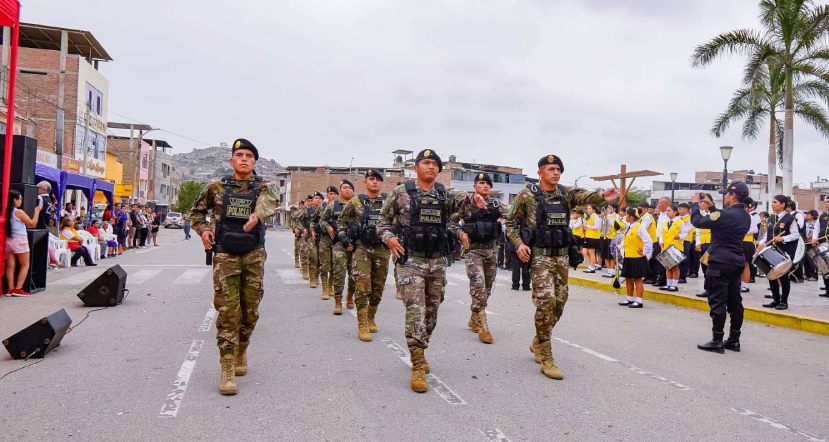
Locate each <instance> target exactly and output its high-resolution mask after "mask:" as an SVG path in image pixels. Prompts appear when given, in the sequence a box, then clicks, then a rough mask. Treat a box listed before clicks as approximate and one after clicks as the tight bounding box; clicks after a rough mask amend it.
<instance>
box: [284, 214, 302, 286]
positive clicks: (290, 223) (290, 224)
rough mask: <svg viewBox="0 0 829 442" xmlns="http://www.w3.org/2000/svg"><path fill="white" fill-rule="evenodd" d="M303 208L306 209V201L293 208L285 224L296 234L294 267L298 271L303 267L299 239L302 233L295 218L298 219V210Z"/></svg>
mask: <svg viewBox="0 0 829 442" xmlns="http://www.w3.org/2000/svg"><path fill="white" fill-rule="evenodd" d="M302 207H305V202H304V201H300V203H299V206H291V210H290V211H289V212H288V218H287V223H286V224H285V225H286V226H288V227H290V228H291V230H292V231H293V232H294V267H295V268H297V269H298V268H300V267H301V265H300V263H299V237H300V233H301V232H300V231H298V230H297V229H296V227H295V224H294V218H295V217H296V213H297V210H299V209H301V208H302Z"/></svg>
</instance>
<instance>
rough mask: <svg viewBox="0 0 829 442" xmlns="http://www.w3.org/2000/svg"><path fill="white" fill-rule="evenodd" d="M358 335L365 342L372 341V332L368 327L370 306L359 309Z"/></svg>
mask: <svg viewBox="0 0 829 442" xmlns="http://www.w3.org/2000/svg"><path fill="white" fill-rule="evenodd" d="M357 337H359V338H360V340H361V341H363V342H371V332H370V331H369V329H368V308H367V307H363V308H361V309H357Z"/></svg>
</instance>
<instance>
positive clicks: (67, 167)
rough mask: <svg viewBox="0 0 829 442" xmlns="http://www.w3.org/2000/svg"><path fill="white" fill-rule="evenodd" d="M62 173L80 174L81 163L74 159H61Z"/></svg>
mask: <svg viewBox="0 0 829 442" xmlns="http://www.w3.org/2000/svg"><path fill="white" fill-rule="evenodd" d="M62 169H63V171H64V172H70V173H76V174H80V173H81V162H80V161H78V160H76V159H74V158H67V157H63V168H62Z"/></svg>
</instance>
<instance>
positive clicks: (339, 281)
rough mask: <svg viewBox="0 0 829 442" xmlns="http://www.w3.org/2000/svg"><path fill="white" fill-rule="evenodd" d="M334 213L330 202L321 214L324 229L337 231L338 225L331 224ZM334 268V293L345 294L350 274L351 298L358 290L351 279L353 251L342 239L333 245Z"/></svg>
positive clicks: (332, 280) (332, 283)
mask: <svg viewBox="0 0 829 442" xmlns="http://www.w3.org/2000/svg"><path fill="white" fill-rule="evenodd" d="M333 213H334V204H328V205H327V206H326V208H325V210H323V212H322V214H320V227H322V228H323V230H328V228H329V227H331V228H333V229H334V231H335V232H337V229H338V227H337V226H335V225H332V224H331V217H332V215H333ZM332 254H333V261H332V268H331V279H330V281H331V286H332V288H333V290H334V295H335V296H339V295H342V294H343V288H344V287H345V278H346V275H347V276H348V296H349V298H351V297H352V296H353V295H354V291H355V290H356V287H355V284H354V280H353V279H351V273H350V269H351V255H352V253H351V252H349V251H348V250H346V249H345V248H344V247H343V245H342V243H341V242H340V241H337V242H335V243H334V245H333V246H332Z"/></svg>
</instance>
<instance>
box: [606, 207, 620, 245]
mask: <svg viewBox="0 0 829 442" xmlns="http://www.w3.org/2000/svg"><path fill="white" fill-rule="evenodd" d="M617 222H619V224H622V223H621V221H619V214H618V213H614V214H613V215H610V230H608V232H607V233H606V234H605V235H604V237H605V238H606V239H613V238H615V237H616V235H617V234H618V233H619V231H621V230H622V229H617V228H616V223H617ZM622 227H624V226H622Z"/></svg>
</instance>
